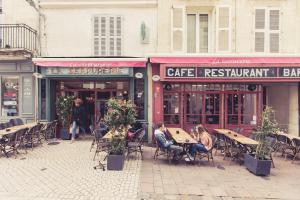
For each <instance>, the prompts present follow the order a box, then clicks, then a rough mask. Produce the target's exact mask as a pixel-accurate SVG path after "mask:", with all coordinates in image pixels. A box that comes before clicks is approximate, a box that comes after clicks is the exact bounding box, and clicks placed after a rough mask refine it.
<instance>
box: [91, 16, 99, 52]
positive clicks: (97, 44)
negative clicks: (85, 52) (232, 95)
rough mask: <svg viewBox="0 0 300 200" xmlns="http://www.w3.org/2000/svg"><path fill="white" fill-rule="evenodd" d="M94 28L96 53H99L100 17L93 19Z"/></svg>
mask: <svg viewBox="0 0 300 200" xmlns="http://www.w3.org/2000/svg"><path fill="white" fill-rule="evenodd" d="M93 30H94V55H95V56H98V55H99V42H100V41H99V40H100V38H99V17H94V19H93Z"/></svg>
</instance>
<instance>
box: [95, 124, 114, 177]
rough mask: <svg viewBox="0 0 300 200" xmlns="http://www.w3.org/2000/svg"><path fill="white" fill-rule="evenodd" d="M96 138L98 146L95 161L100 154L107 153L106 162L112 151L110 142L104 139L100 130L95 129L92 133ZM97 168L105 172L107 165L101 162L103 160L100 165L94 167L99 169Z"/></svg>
mask: <svg viewBox="0 0 300 200" xmlns="http://www.w3.org/2000/svg"><path fill="white" fill-rule="evenodd" d="M92 134H93V135H94V137H95V139H94V140H95V144H96V151H95V154H94V158H93V160H95V158H96V155H99V153H100V152H105V153H106V156H105V157H104V159H103V160H102V161H104V160H106V158H107V155H108V153H109V151H110V145H109V142H108V141H107V140H105V139H103V135H102V132H101V130H100V129H95V130H93V133H92ZM97 168H101V169H102V170H103V171H104V170H105V164H103V163H102V162H101V160H99V161H98V165H96V166H94V169H97Z"/></svg>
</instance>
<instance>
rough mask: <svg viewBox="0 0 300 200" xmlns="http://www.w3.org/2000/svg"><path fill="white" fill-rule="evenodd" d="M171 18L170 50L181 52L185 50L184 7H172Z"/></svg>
mask: <svg viewBox="0 0 300 200" xmlns="http://www.w3.org/2000/svg"><path fill="white" fill-rule="evenodd" d="M171 17H172V19H171V21H172V23H171V24H172V27H171V28H172V31H171V33H172V34H171V44H172V50H173V51H175V52H183V51H184V50H185V44H184V41H185V40H184V29H185V7H184V6H173V9H172V14H171Z"/></svg>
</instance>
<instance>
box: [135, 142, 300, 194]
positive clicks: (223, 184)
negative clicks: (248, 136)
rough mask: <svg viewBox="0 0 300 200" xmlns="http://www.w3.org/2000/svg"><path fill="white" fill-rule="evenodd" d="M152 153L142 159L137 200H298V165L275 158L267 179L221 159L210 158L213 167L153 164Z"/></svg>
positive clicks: (207, 165) (159, 160)
mask: <svg viewBox="0 0 300 200" xmlns="http://www.w3.org/2000/svg"><path fill="white" fill-rule="evenodd" d="M154 150H155V149H154V148H149V147H147V148H146V152H145V155H144V158H145V159H144V160H143V163H142V169H141V177H140V191H139V197H138V199H140V200H141V199H143V200H150V199H159V200H163V199H182V200H196V199H199V200H202V199H217V200H221V199H222V200H225V199H226V200H230V199H231V200H240V199H245V200H253V199H283V200H284V199H286V200H296V199H297V200H299V199H300V161H297V162H295V163H293V164H292V163H291V161H290V160H284V158H282V157H281V156H280V155H279V154H278V155H277V156H275V158H274V162H275V165H276V166H275V167H276V168H272V169H271V175H270V176H268V177H258V176H255V175H253V174H251V173H250V172H249V171H248V170H247V169H246V168H245V167H244V166H243V165H241V166H240V165H238V164H236V163H234V162H232V161H230V160H229V159H226V160H225V161H224V160H223V157H222V156H221V155H217V156H214V158H215V166H213V165H212V164H211V163H208V162H207V160H203V161H201V162H200V163H199V164H198V165H190V164H186V163H180V164H178V165H174V164H170V165H169V164H168V162H167V161H166V159H165V158H163V157H161V158H158V160H157V161H153V158H152V156H153V155H154Z"/></svg>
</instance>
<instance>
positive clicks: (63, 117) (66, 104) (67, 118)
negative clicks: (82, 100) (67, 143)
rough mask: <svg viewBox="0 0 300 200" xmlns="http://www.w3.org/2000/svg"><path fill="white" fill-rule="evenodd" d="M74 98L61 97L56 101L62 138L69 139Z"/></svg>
mask: <svg viewBox="0 0 300 200" xmlns="http://www.w3.org/2000/svg"><path fill="white" fill-rule="evenodd" d="M73 100H74V97H73V96H60V97H58V98H57V100H56V113H57V116H58V120H59V122H60V125H61V126H60V130H59V134H60V138H62V139H69V138H70V134H69V127H70V123H71V115H72V107H73Z"/></svg>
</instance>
